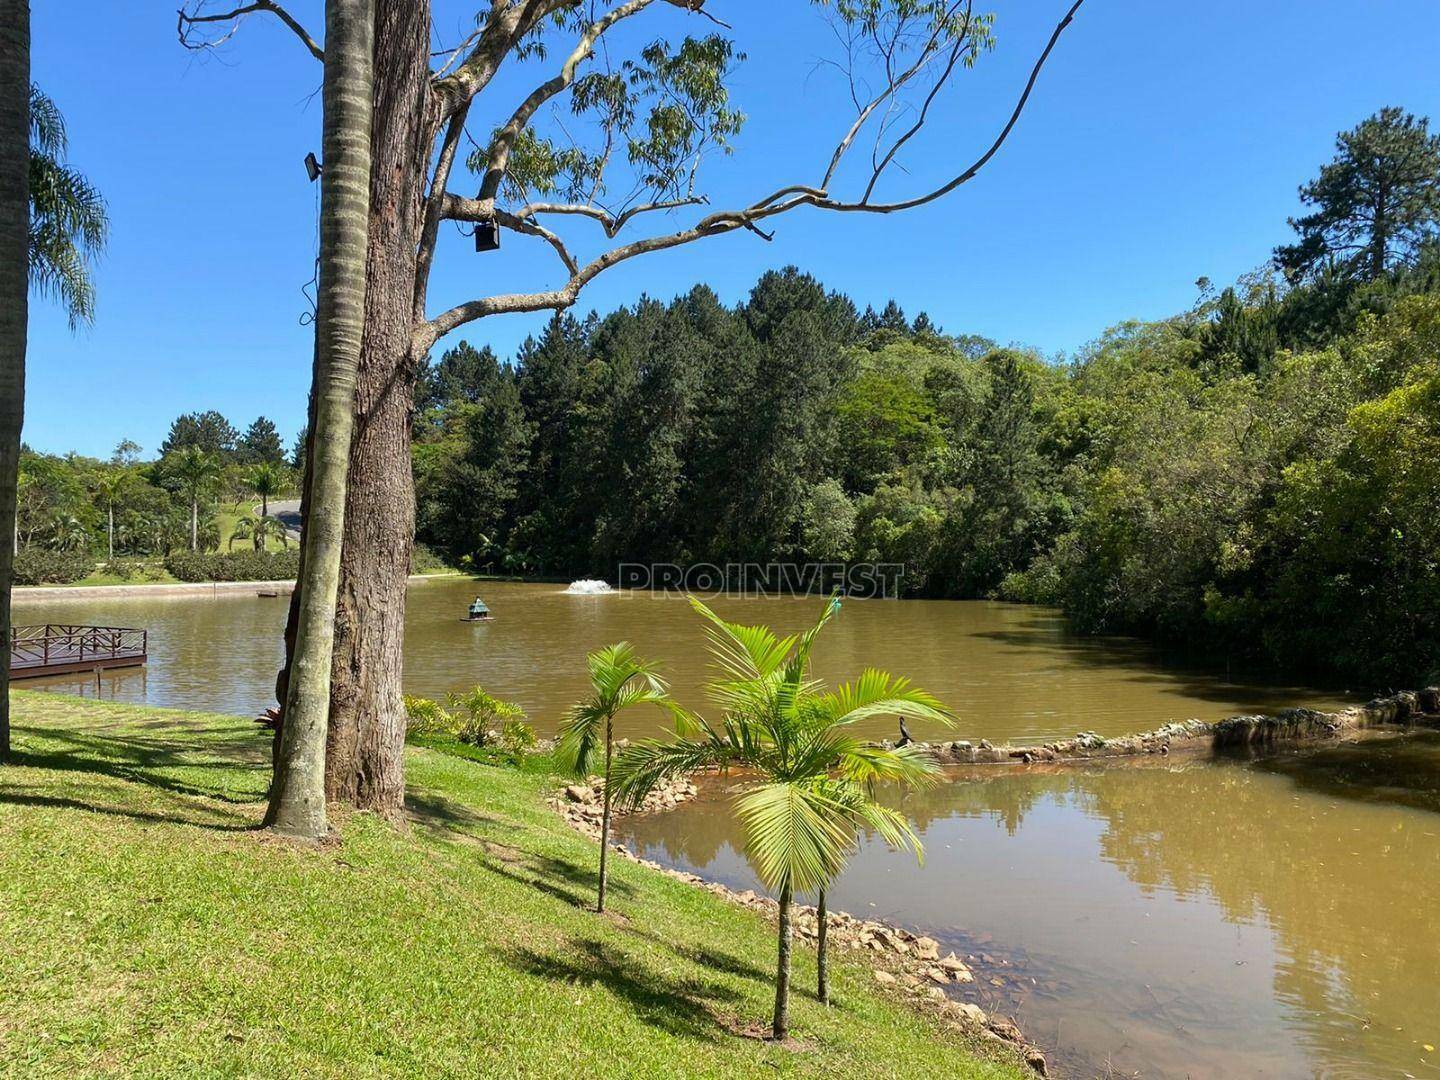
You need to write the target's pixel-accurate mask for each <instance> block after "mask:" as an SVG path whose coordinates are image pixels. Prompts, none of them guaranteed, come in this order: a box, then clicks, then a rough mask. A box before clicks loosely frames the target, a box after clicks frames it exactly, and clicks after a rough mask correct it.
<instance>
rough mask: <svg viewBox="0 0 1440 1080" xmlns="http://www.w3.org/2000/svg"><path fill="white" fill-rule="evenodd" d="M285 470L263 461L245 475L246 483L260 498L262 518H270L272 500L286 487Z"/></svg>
mask: <svg viewBox="0 0 1440 1080" xmlns="http://www.w3.org/2000/svg"><path fill="white" fill-rule="evenodd" d="M285 479H286V477H285V470H284V469H282V468H280V466H278V465H274V464H272V463H270V462H268V461H262V462H261V463H260V464H259V465H256V466H254V467H253V468H252V469H251V470H250V471H249V472H247V473H246V474H245V483H246V485H247V486H248V487H249V488H250V490H251V491H253V492H254V493H255V494H256V495H258V496H260V516H261V517H262V518H268V517H269V516H270V500H271V498H273V497H274V496H276V495H278V494H280V491H281V489H283V488H284V487H285Z"/></svg>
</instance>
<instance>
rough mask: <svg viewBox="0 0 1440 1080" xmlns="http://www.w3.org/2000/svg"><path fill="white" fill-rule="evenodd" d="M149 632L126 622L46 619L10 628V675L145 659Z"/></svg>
mask: <svg viewBox="0 0 1440 1080" xmlns="http://www.w3.org/2000/svg"><path fill="white" fill-rule="evenodd" d="M148 645H149V633H148V631H145V630H136V629H132V628H130V627H124V626H77V625H73V624H68V623H44V624H40V625H36V626H12V627H11V628H10V677H11V678H12V679H35V678H40V677H41V676H44V675H70V674H73V673H75V672H82V671H103V670H106V669H108V668H119V667H137V666H138V665H140V664H143V663H145V661H146V658H147V648H148Z"/></svg>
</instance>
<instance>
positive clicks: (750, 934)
mask: <svg viewBox="0 0 1440 1080" xmlns="http://www.w3.org/2000/svg"><path fill="white" fill-rule="evenodd" d="M14 712H15V744H16V751H17V754H16V761H15V762H14V763H13V764H10V765H6V766H0V1072H5V1073H8V1074H9V1075H24V1076H65V1077H71V1076H87V1075H88V1076H94V1075H100V1074H105V1075H142V1076H159V1075H164V1076H242V1075H243V1076H287V1077H288V1076H296V1075H303V1076H365V1077H370V1076H417V1077H420V1076H423V1077H438V1076H495V1077H575V1076H582V1077H589V1076H605V1077H613V1076H636V1077H640V1076H647V1077H648V1076H667V1077H670V1076H675V1077H678V1076H716V1077H719V1076H745V1075H751V1076H753V1075H770V1074H771V1073H775V1074H780V1075H797V1076H799V1075H806V1076H829V1077H871V1076H874V1077H882V1076H894V1077H915V1076H936V1077H939V1076H944V1077H1011V1078H1014V1077H1018V1076H1021V1075H1023V1074H1022V1073H1021V1071H1020V1070H1018V1069H1017V1068H1015V1067H1014V1066H1013V1065H1011V1064H1009V1063H1008V1061H1007V1063H1006V1064H996V1063H992V1062H988V1061H985V1060H982V1059H980V1058H978V1057H976V1056H973V1055H974V1053H975V1052H976V1051H975V1050H974V1048H972V1047H968V1046H966V1045H965V1044H964V1041H963V1037H962V1036H961V1035H959V1034H958V1033H956V1032H954V1031H951V1030H948V1029H943V1028H941V1027H940V1026H939V1025H938V1024H937V1023H936V1022H935V1021H932V1020H930V1019H928V1018H926V1017H923V1016H921V1015H919V1014H916V1013H914V1012H912V1011H911V1010H909V1009H908V1008H907V1007H906V1006H904V1005H903V1004H900V1003H898V1002H893V1001H890V1000H887V999H885V998H883V997H881V996H879V995H878V993H877V992H876V991H875V990H874V988H873V980H871V978H870V977H869V974H868V972H867V971H866V969H865V968H863V967H861V966H859V965H858V964H857V963H856V962H855V961H853V960H851V959H850V958H848V957H846V958H842V959H840V961H839V962H838V963H837V964H836V968H837V970H836V971H835V973H834V982H835V986H836V998H837V1001H838V1004H837V1005H836V1006H835V1007H833V1008H829V1009H826V1008H823V1007H821V1006H819V1005H818V1003H816V1002H815V1000H814V998H813V996H812V995H811V994H810V992H809V988H810V987H811V985H812V984H813V978H814V968H813V954H812V953H811V952H810V951H809V950H808V949H804V948H802V949H799V950H798V953H799V956H798V962H797V971H796V981H797V984H798V989H797V992H796V995H795V1000H794V1003H793V1009H794V1026H795V1032H796V1034H797V1036H798V1037H799V1039H800V1043H799V1046H798V1047H797V1048H783V1047H777V1046H772V1045H769V1044H767V1043H764V1042H761V1041H757V1040H755V1039H752V1038H746V1037H743V1036H741V1035H737V1034H735V1033H734V1031H735V1030H736V1029H738V1028H741V1027H743V1026H746V1025H750V1024H755V1023H761V1022H763V1021H764V1020H765V1019H766V1017H767V1016H768V1013H769V1008H770V1004H771V983H770V978H771V967H772V964H773V962H774V941H773V936H772V931H771V929H770V928H769V927H768V926H767V925H766V924H765V923H764V922H763V921H762V920H761V919H760V918H759V917H758V916H756V915H755V914H753V913H751V912H749V911H747V910H745V909H742V908H740V907H738V906H735V905H731V904H728V903H726V902H724V901H722V900H719V899H717V898H715V897H713V896H711V895H710V894H708V893H706V892H704V891H703V890H700V889H695V888H693V887H691V886H688V885H686V884H684V883H682V882H679V881H676V880H673V879H671V878H669V877H667V876H665V875H662V874H658V873H655V872H653V871H650V870H647V869H646V868H644V867H641V866H637V865H634V864H631V863H628V862H626V861H624V860H617V861H616V862H615V863H614V864H612V865H613V866H614V871H613V873H614V878H613V883H612V897H613V901H612V903H613V907H614V909H615V911H614V913H613V914H612V915H610V916H605V917H602V916H597V915H595V914H593V913H592V912H590V911H588V910H587V905H588V904H590V903H591V902H592V899H593V896H592V892H593V867H594V862H595V856H596V852H595V848H594V845H593V844H592V843H590V842H589V841H586V840H584V839H583V838H581V837H579V836H577V835H576V834H575V833H573V832H572V831H571V830H570V829H569V828H568V827H566V826H565V825H564V824H563V823H562V822H561V821H560V820H559V818H558V816H557V815H555V814H554V813H553V812H552V811H551V810H549V809H548V808H547V807H546V806H545V804H544V797H545V795H546V794H547V793H548V791H549V790H551V788H552V787H553V785H554V783H555V781H553V780H552V779H551V778H549V777H547V776H545V775H543V774H542V773H540V772H537V771H533V770H517V769H509V768H497V767H494V766H489V765H484V764H479V763H476V762H473V761H468V760H463V759H461V758H458V757H455V756H453V755H450V754H447V753H443V752H440V751H438V750H435V749H426V748H412V749H411V750H410V751H409V755H410V756H409V769H410V784H411V793H410V810H411V815H410V823H409V825H408V827H405V828H401V829H397V828H395V827H393V826H392V825H390V824H388V823H386V822H384V821H381V820H379V819H377V818H375V817H374V816H372V815H368V814H356V815H352V816H350V817H349V818H348V819H347V820H345V821H343V822H341V838H340V839H339V841H338V842H337V843H335V844H333V845H331V846H327V847H323V848H321V849H318V850H314V849H302V848H298V847H296V846H293V845H290V844H287V843H284V842H279V841H276V840H273V839H271V838H269V837H267V836H265V835H263V834H261V833H258V832H256V831H255V830H254V826H255V825H256V823H257V821H258V820H259V817H260V814H261V811H262V807H263V792H264V787H265V782H266V772H267V770H266V768H265V765H264V762H265V758H266V755H267V752H268V739H267V738H266V736H265V735H264V734H263V733H261V732H259V731H258V730H257V729H256V728H255V726H254V725H253V724H251V723H249V722H247V721H244V720H240V719H236V718H233V717H226V716H213V715H207V714H202V713H183V712H174V711H166V710H158V709H152V708H147V707H140V706H126V705H116V704H96V703H94V702H88V701H82V700H80V699H76V698H67V697H62V696H59V695H52V694H46V693H38V692H28V693H27V692H17V693H16V694H15V695H14ZM991 1052H997V1053H998V1051H991Z"/></svg>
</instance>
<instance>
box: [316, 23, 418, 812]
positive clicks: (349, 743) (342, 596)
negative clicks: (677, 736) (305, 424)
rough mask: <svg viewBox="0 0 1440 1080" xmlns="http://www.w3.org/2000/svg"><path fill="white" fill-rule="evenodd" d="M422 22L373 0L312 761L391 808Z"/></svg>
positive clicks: (397, 744)
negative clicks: (357, 306)
mask: <svg viewBox="0 0 1440 1080" xmlns="http://www.w3.org/2000/svg"><path fill="white" fill-rule="evenodd" d="M429 32H430V12H429V4H428V3H423V2H416V0H379V3H378V4H377V13H376V33H375V113H374V124H373V129H372V137H371V153H372V156H373V162H374V167H373V171H372V174H371V185H370V247H369V254H368V258H367V271H368V272H367V296H366V310H365V342H364V348H363V350H362V353H361V358H360V373H359V380H358V385H357V389H356V396H355V415H356V427H355V443H354V446H353V447H352V449H351V454H350V473H349V485H348V489H349V490H348V498H347V501H346V511H345V543H344V551H343V554H342V557H341V566H340V592H339V601H338V604H337V609H336V616H335V654H334V666H333V669H332V672H331V697H330V728H329V745H328V748H327V756H326V763H325V781H326V783H325V786H326V791H327V793H328V795H329V797H330V798H331V799H334V800H337V801H341V802H346V803H351V804H353V805H355V806H358V807H361V808H367V809H373V810H378V811H380V812H382V813H386V814H394V813H396V812H398V811H399V810H400V808H401V807H402V806H403V804H404V797H405V772H404V749H405V711H404V707H403V705H402V703H401V699H400V680H401V673H402V668H403V664H402V659H401V649H402V646H403V644H404V638H405V583H406V578H407V577H408V576H409V573H410V549H411V543H412V540H413V535H414V527H415V493H414V486H413V480H412V477H411V473H410V420H411V411H412V405H411V402H412V399H413V392H414V383H415V379H416V376H417V374H418V372H419V368H420V364H421V362H422V360H423V357H420V356H416V355H415V354H414V352H413V349H412V346H411V338H412V333H413V322H414V319H413V306H414V291H415V270H416V258H417V255H416V252H417V248H418V245H419V241H420V230H421V225H422V214H421V198H422V195H423V188H424V183H425V176H426V171H427V168H428V164H429V160H430V147H431V145H432V144H433V141H434V134H435V120H434V115H435V114H434V109H433V103H432V102H431V101H430V91H429V76H430V70H429Z"/></svg>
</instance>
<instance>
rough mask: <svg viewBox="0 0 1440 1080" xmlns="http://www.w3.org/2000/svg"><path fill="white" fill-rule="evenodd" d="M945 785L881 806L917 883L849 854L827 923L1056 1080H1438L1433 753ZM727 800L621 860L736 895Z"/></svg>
mask: <svg viewBox="0 0 1440 1080" xmlns="http://www.w3.org/2000/svg"><path fill="white" fill-rule="evenodd" d="M957 776H958V782H955V783H951V784H945V785H941V786H940V787H938V788H935V789H932V790H930V791H925V792H920V793H911V794H909V795H906V796H905V797H904V800H903V806H904V808H905V810H906V811H907V813H908V814H909V815H910V816H911V818H912V819H913V820H914V821H915V822H916V824H917V827H918V829H919V831H920V833H921V835H922V837H923V840H924V843H925V849H926V862H925V866H924V867H923V868H917V867H916V865H915V861H914V859H913V857H911V856H906V855H902V854H899V853H895V852H890V851H888V850H886V849H885V848H884V846H883V844H881V843H879V842H878V841H875V840H873V839H872V840H870V841H867V842H866V843H865V844H864V845H863V846H862V849H861V851H860V852H859V854H858V855H857V856H856V857H855V859H854V860H853V862H852V864H851V866H850V867H849V869H847V871H846V872H845V874H844V875H843V877H842V878H841V879H840V880H839V881H838V882H837V883H836V885H835V888H834V889H833V890H832V896H833V901H832V902H833V903H834V904H835V906H837V907H839V908H842V909H844V910H848V911H851V912H854V913H856V914H860V915H869V916H871V917H884V918H889V919H891V920H894V921H896V922H899V923H902V924H905V925H909V926H912V927H916V928H918V929H923V930H925V931H926V932H928V933H931V934H933V935H934V936H935V937H937V938H940V939H942V941H943V942H944V944H946V945H947V946H952V947H955V948H956V950H957V951H959V952H961V953H962V955H965V954H968V955H971V956H975V957H976V958H977V959H978V960H979V961H980V971H979V972H977V974H979V975H980V977H979V978H978V979H977V983H976V985H975V986H974V987H972V988H969V989H968V990H967V991H966V993H967V994H968V995H969V998H970V1000H974V1001H976V1002H977V1003H979V1004H981V1005H983V1006H987V1007H990V1008H994V1009H996V1010H997V1011H999V1012H1001V1013H1004V1014H1008V1015H1014V1016H1017V1017H1018V1018H1019V1020H1020V1022H1021V1023H1022V1025H1023V1026H1024V1027H1025V1029H1026V1032H1027V1034H1028V1035H1030V1037H1031V1038H1032V1039H1034V1040H1036V1041H1038V1042H1040V1043H1041V1044H1042V1045H1045V1046H1046V1047H1047V1048H1048V1049H1050V1050H1051V1051H1054V1052H1055V1053H1057V1054H1058V1059H1059V1061H1060V1062H1061V1063H1062V1064H1065V1065H1067V1066H1068V1067H1069V1068H1070V1070H1071V1073H1072V1074H1074V1075H1085V1076H1088V1075H1094V1073H1095V1072H1096V1071H1098V1070H1101V1069H1103V1068H1104V1067H1105V1066H1106V1065H1107V1064H1109V1065H1112V1066H1113V1067H1114V1068H1116V1069H1119V1070H1128V1071H1136V1070H1138V1071H1140V1072H1141V1074H1142V1075H1143V1076H1145V1077H1162V1076H1163V1077H1170V1076H1175V1077H1182V1076H1207V1077H1208V1076H1273V1077H1301V1076H1315V1075H1325V1076H1347V1077H1379V1076H1406V1075H1415V1076H1428V1075H1434V1074H1440V1054H1436V1053H1432V1052H1430V1051H1426V1050H1425V1049H1424V1046H1425V1044H1429V1045H1432V1046H1436V1045H1440V982H1437V978H1436V976H1437V973H1440V908H1437V898H1440V813H1437V812H1436V811H1437V810H1440V804H1437V799H1436V793H1437V790H1440V736H1435V735H1425V736H1414V737H1410V738H1405V739H1398V740H1397V739H1383V740H1382V739H1375V740H1368V741H1366V742H1362V743H1358V744H1354V745H1349V746H1345V747H1339V748H1334V749H1329V750H1325V751H1321V752H1319V753H1308V752H1307V753H1303V754H1299V753H1297V754H1294V755H1289V756H1286V757H1282V758H1278V759H1274V760H1272V761H1267V762H1264V763H1260V764H1247V763H1244V762H1239V761H1220V762H1216V763H1213V764H1212V763H1200V762H1196V763H1191V764H1187V765H1180V766H1169V767H1167V766H1161V765H1152V766H1148V767H1115V768H1111V769H1108V770H1068V771H1044V770H1041V769H1039V768H1031V769H1016V770H1007V771H1004V772H998V771H991V772H989V773H981V772H975V773H970V774H965V773H960V774H957ZM729 783H730V782H727V781H724V780H720V781H716V782H714V784H712V785H711V786H710V787H709V789H708V790H707V792H706V794H705V796H704V797H703V798H702V799H700V800H697V802H696V803H693V804H690V805H688V806H685V807H682V808H681V809H679V810H677V811H675V812H673V813H671V814H666V815H662V816H658V817H652V818H643V819H639V820H633V821H626V822H625V823H624V825H623V826H622V829H623V830H624V835H625V838H626V841H627V842H628V843H630V844H631V845H632V846H633V847H634V848H635V849H637V850H638V851H640V852H642V853H643V854H646V855H648V856H649V857H651V858H655V859H658V860H660V861H662V862H668V863H670V864H672V865H676V866H681V867H684V868H686V869H690V870H693V871H695V872H698V873H703V874H705V875H706V876H707V877H711V878H714V879H716V880H722V881H725V882H726V883H728V884H731V885H735V886H737V887H742V888H751V887H758V886H757V885H756V881H755V878H754V875H753V873H752V872H751V870H750V868H749V866H748V865H747V864H746V862H745V860H744V859H743V858H742V857H741V856H739V855H738V854H737V852H736V843H737V835H738V834H737V833H736V831H735V830H734V827H733V825H732V822H731V818H730V815H729V813H728V808H727V807H726V806H724V805H723V803H722V802H719V801H720V800H725V799H726V798H727V797H728V796H727V793H726V790H725V789H726V787H727V786H728V784H729ZM992 978H993V979H995V980H997V981H998V983H999V985H995V984H994V983H992V982H991V979H992Z"/></svg>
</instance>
